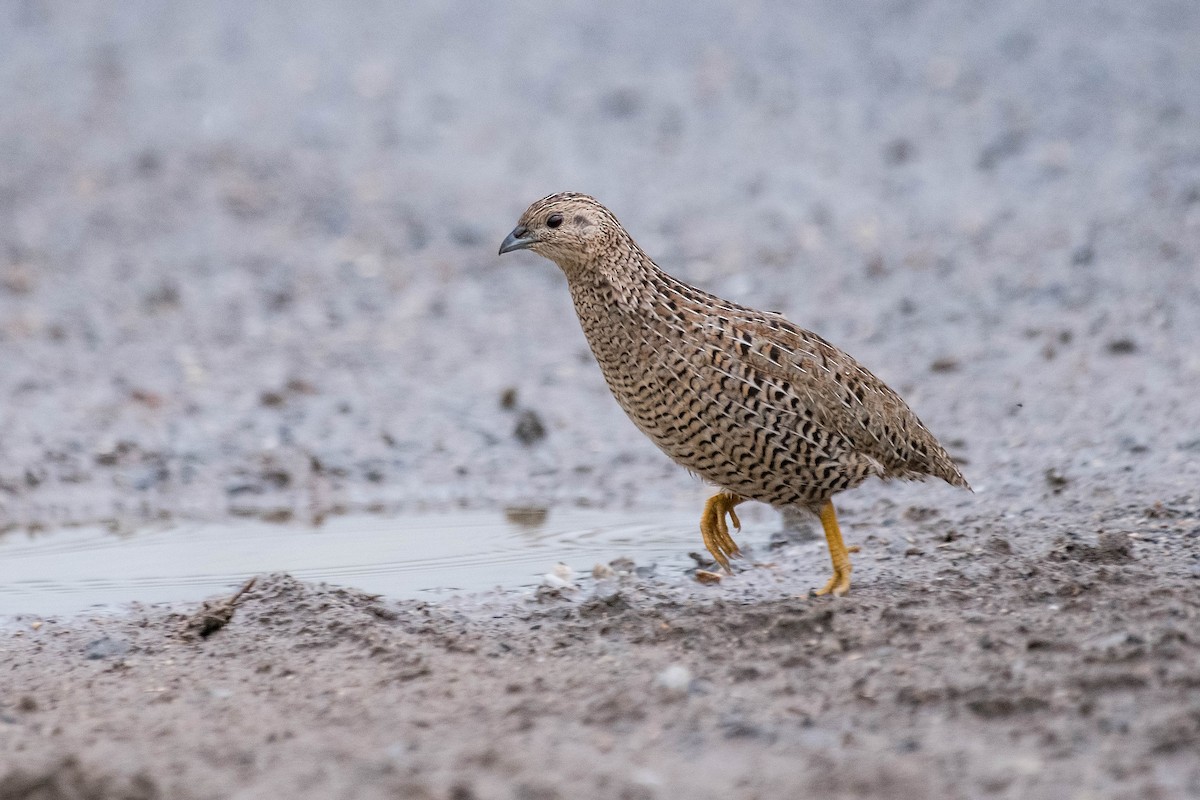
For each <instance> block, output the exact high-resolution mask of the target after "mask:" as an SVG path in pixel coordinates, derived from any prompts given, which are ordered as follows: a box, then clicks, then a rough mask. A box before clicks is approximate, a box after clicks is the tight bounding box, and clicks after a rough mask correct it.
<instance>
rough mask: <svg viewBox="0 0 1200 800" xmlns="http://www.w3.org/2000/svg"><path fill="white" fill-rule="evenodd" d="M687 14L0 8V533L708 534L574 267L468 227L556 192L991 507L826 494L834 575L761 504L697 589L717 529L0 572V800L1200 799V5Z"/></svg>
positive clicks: (553, 8) (756, 9)
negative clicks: (879, 389) (575, 526)
mask: <svg viewBox="0 0 1200 800" xmlns="http://www.w3.org/2000/svg"><path fill="white" fill-rule="evenodd" d="M684 6H685V4H679V3H674V2H668V3H658V4H645V3H615V4H594V3H570V2H568V3H558V4H552V5H550V4H545V5H543V4H537V3H535V4H532V5H528V6H522V7H521V8H520V9H517V10H514V9H513V8H511V7H509V6H507V5H502V4H483V3H473V2H461V3H451V4H448V5H447V4H445V3H432V2H431V3H422V2H413V3H401V4H390V5H388V4H385V5H376V4H372V3H366V2H364V3H354V4H351V5H350V6H343V5H334V4H319V3H294V4H289V6H288V8H287V9H286V10H282V9H276V8H274V7H271V6H267V5H250V4H244V3H234V2H214V3H203V4H195V3H191V4H189V3H176V2H168V3H161V4H150V5H146V6H138V5H134V4H117V5H113V4H102V3H87V2H80V3H61V4H59V3H53V2H39V1H38V0H29V2H20V3H12V4H9V5H7V6H5V7H4V8H2V9H0V53H2V54H3V55H2V56H0V108H3V109H4V110H5V111H4V113H3V114H0V537H2V539H0V542H2V543H3V547H4V548H8V549H9V551H10V552H11V551H12V549H13V548H27V547H30V546H35V545H36V546H41V545H42V544H43V543H44V544H46V545H47V546H50V545H51V544H53V543H55V542H59V543H67V542H69V541H72V539H71V538H70V537H71V536H74V535H76V534H78V532H79V531H81V530H93V528H92V527H89V526H99V528H96V529H95V530H100V529H102V530H103V531H104V532H103V533H98V534H97V535H98V536H100V537H103V536H108V537H112V539H111V540H108V539H103V538H100V539H98V541H99V543H100V544H103V545H105V546H103V547H101V548H100V549H99V550H97V551H96V552H97V553H106V554H114V553H119V552H122V551H121V550H120V548H119V547H115V546H114V547H109V546H108V544H109V543H110V542H111V541H122V540H121V539H120V537H131V538H130V539H129V541H131V542H137V541H143V539H142V538H141V537H145V536H149V535H155V534H153V531H161V530H164V529H168V528H174V527H175V526H181V525H202V524H203V525H210V524H211V525H217V526H223V525H236V524H242V523H252V524H255V525H258V524H262V525H268V526H274V527H272V528H271V529H272V530H273V531H275V532H276V533H277V534H278V535H279V537H280V542H279V545H278V549H279V552H280V554H281V556H282V555H284V554H286V553H287V552H288V544H287V537H288V535H289V532H294V534H295V536H296V537H297V539H296V541H299V537H303V536H308V535H316V534H314V531H316V532H321V531H335V530H338V528H337V521H338V520H339V519H343V520H344V519H357V518H359V517H358V516H356V515H364V514H365V515H371V516H372V517H373V518H375V519H379V520H382V521H384V522H383V524H393V523H394V524H397V525H403V520H404V519H405V518H406V517H412V516H415V515H424V514H429V515H444V516H445V517H446V518H453V515H457V514H463V513H480V514H490V515H493V516H495V517H499V516H500V515H501V514H503V512H504V509H506V508H508V509H525V511H524V512H519V513H518V516H521V515H522V514H523V515H525V517H526V518H528V515H530V514H532V515H533V516H535V517H536V516H537V515H538V514H539V513H540V512H538V511H536V509H548V513H549V519H550V521H551V522H552V521H553V520H554V519H555V515H558V514H566V513H575V512H582V513H593V512H594V513H599V514H615V515H630V516H631V517H634V518H636V517H638V516H639V515H644V516H645V518H647V519H650V518H652V517H653V515H655V514H660V515H671V516H672V518H675V517H678V518H679V519H682V520H692V519H693V517H695V516H697V515H698V512H699V509H700V507H701V505H702V503H703V500H704V498H705V496H706V493H707V491H708V490H707V489H706V487H704V486H701V485H699V484H698V483H697V482H696V481H695V480H694V479H693V478H691V477H690V476H689V475H687V474H686V473H685V472H684V471H682V470H680V469H678V468H676V467H674V466H673V465H672V464H670V463H669V462H668V461H667V460H666V459H665V458H664V457H663V456H662V455H661V454H659V453H658V452H657V451H656V450H655V449H654V448H653V446H652V445H650V444H649V443H648V442H647V441H646V440H645V439H644V438H643V437H642V436H641V434H640V433H638V431H637V430H636V429H635V428H634V427H633V426H632V425H631V424H630V423H629V422H628V420H626V419H625V418H624V416H623V415H622V414H621V412H620V410H619V409H618V408H617V406H616V404H615V403H614V402H613V401H612V399H611V397H610V396H609V395H608V392H607V389H606V387H605V386H604V384H603V381H602V379H601V377H600V375H599V372H598V370H597V369H596V366H595V364H594V363H593V362H592V361H591V357H590V355H589V354H588V352H587V349H586V344H585V342H584V341H583V338H582V335H581V334H580V332H579V329H578V325H577V323H576V321H575V319H574V317H573V312H572V309H571V306H570V302H569V300H568V297H567V293H566V287H565V284H564V281H563V280H562V278H561V276H560V275H559V274H557V272H556V270H555V268H554V267H553V266H552V265H551V264H549V263H548V262H543V261H541V260H538V259H537V258H536V257H534V256H529V255H517V256H509V257H507V259H506V260H503V261H501V260H498V259H497V258H496V257H495V255H494V253H495V249H496V247H497V246H498V243H499V241H500V239H501V238H503V236H504V234H505V233H506V232H507V231H508V230H510V229H511V227H512V224H513V221H514V220H515V219H516V217H517V215H518V214H519V213H520V211H521V210H522V209H523V208H525V206H526V205H527V204H528V203H529V202H530V201H531V200H533V199H536V198H537V197H539V196H542V195H545V194H549V193H551V192H554V191H561V190H567V189H571V190H578V191H585V192H588V193H590V194H593V195H595V196H597V197H598V198H600V199H601V200H602V201H603V202H604V203H605V204H606V205H607V206H609V207H610V208H612V209H613V210H614V211H615V213H617V215H618V216H619V217H620V218H621V219H622V221H623V222H624V224H625V225H626V227H627V228H628V229H629V230H630V232H631V233H632V234H633V235H634V236H635V237H636V238H637V239H638V240H639V242H640V243H641V244H642V245H643V247H644V248H645V249H646V250H647V251H648V252H649V253H651V254H652V255H653V256H654V257H655V258H656V259H657V260H658V261H659V262H660V264H661V265H662V266H663V267H664V268H665V269H667V270H668V271H669V272H671V273H673V274H675V275H678V276H679V277H681V278H684V279H687V280H688V281H690V282H693V283H696V284H698V285H701V286H703V287H705V288H706V289H709V290H712V291H714V292H716V293H718V294H721V295H723V296H727V297H729V298H731V299H734V300H737V301H740V302H745V303H748V304H751V305H754V306H757V307H761V308H767V309H772V310H778V311H781V312H783V313H785V314H786V315H787V316H788V317H789V318H791V319H793V320H795V321H796V322H798V323H800V324H802V325H803V326H805V327H807V328H811V329H813V330H815V331H817V332H818V333H820V334H821V335H822V336H824V337H826V338H827V339H829V340H831V341H832V342H834V343H835V344H837V345H838V346H840V347H842V348H843V349H845V350H847V351H848V352H850V353H851V354H852V355H854V356H855V357H856V358H857V359H858V360H860V361H861V362H862V363H863V364H865V365H866V366H868V367H869V368H871V369H872V371H874V372H876V373H877V374H878V375H879V376H880V377H881V378H883V379H884V380H885V381H887V382H888V383H889V384H890V385H892V386H893V387H894V388H896V389H897V390H898V391H899V392H900V393H901V394H902V395H904V396H905V398H906V399H908V400H909V402H910V403H911V405H912V406H913V408H914V409H915V410H916V411H917V413H918V414H919V415H920V416H921V418H922V419H923V420H924V422H925V423H927V424H928V425H929V427H930V428H931V429H932V430H933V431H934V432H935V433H936V434H937V435H938V436H939V438H940V439H941V440H942V441H943V442H944V443H945V444H946V445H947V447H948V449H949V450H950V452H951V453H952V455H953V456H954V457H955V458H956V459H958V460H959V462H960V463H961V464H962V466H963V470H964V472H965V474H966V475H967V477H968V479H969V480H970V482H971V484H972V486H974V487H975V489H976V491H975V493H974V494H968V493H965V492H960V491H955V490H953V489H951V488H949V487H945V486H938V485H934V484H932V483H931V484H921V485H882V484H871V485H868V486H864V487H862V488H861V489H859V490H856V491H855V492H852V493H849V494H847V495H845V496H844V497H842V498H839V512H840V514H841V519H842V523H843V529H844V532H845V535H846V538H847V542H848V543H850V544H858V545H861V546H862V552H860V553H858V554H856V556H855V561H854V563H855V572H854V587H853V589H852V591H851V593H850V594H849V595H848V596H847V597H844V598H814V597H812V596H810V590H811V589H812V588H814V587H817V586H820V585H821V584H823V583H824V581H825V579H826V578H827V577H828V563H827V555H826V554H825V552H824V549H823V544H822V543H821V542H820V541H815V540H813V539H811V538H809V537H808V535H807V533H808V528H809V523H808V522H806V521H805V520H784V519H783V518H781V517H780V515H778V514H776V513H775V512H772V511H770V510H769V509H763V508H757V509H756V508H747V509H746V513H745V514H743V515H742V519H743V521H744V523H745V526H744V529H743V531H742V533H741V534H740V536H739V539H738V541H739V543H741V544H743V545H744V546H745V549H746V552H747V554H748V556H749V557H748V558H747V559H746V560H745V561H743V562H741V563H740V564H739V571H738V572H737V574H736V575H733V576H726V577H722V578H721V580H719V581H713V582H709V583H700V582H698V581H697V580H696V574H697V573H696V570H697V568H702V567H705V566H707V565H706V564H703V563H699V562H696V561H695V560H693V559H690V558H689V557H688V555H687V551H688V550H690V549H698V548H699V546H700V543H699V537H698V535H697V536H696V537H695V539H694V540H693V542H692V544H691V545H686V544H682V543H681V544H680V545H679V547H678V549H677V550H676V551H675V553H674V555H671V556H658V555H653V554H647V553H645V552H637V550H636V548H633V547H630V548H629V552H628V553H623V554H618V555H617V556H614V557H613V558H608V557H607V555H606V556H604V557H601V556H599V555H594V554H592V553H590V552H589V553H588V558H587V559H586V561H584V562H582V563H580V564H579V565H578V566H577V567H576V569H575V571H574V572H573V573H565V572H562V571H560V572H555V571H554V569H555V562H557V561H559V560H562V559H560V558H559V557H556V554H555V553H553V552H550V550H547V552H546V553H545V561H544V564H543V565H541V566H539V567H537V572H538V573H540V574H542V575H545V576H547V577H545V578H543V577H539V576H535V579H534V581H533V582H532V584H522V583H521V582H517V583H513V584H509V585H508V586H507V588H505V589H503V590H501V591H485V592H482V593H480V594H477V595H470V596H466V595H459V596H442V595H439V596H438V597H436V598H433V599H429V600H420V599H413V598H411V597H409V598H404V597H399V596H388V595H386V594H383V595H378V594H374V593H372V592H373V591H375V590H370V591H365V590H364V587H363V586H361V585H358V586H357V588H356V578H355V576H354V575H353V574H348V575H344V576H332V575H321V574H316V573H314V574H303V573H298V574H290V575H289V574H281V573H280V570H281V569H282V567H279V568H274V567H270V568H268V565H266V564H264V565H263V568H262V569H261V570H260V572H261V574H259V575H258V578H257V580H256V582H255V583H254V584H253V585H252V586H250V587H249V588H248V589H247V590H246V591H245V593H244V594H242V595H241V596H239V597H238V598H237V600H236V601H233V600H232V597H233V594H234V592H235V591H237V590H238V588H239V586H241V585H242V579H243V578H244V577H245V576H244V575H241V574H237V575H235V574H234V573H233V572H229V573H228V575H227V577H228V580H227V581H226V582H225V585H222V586H220V587H216V586H210V585H205V586H204V587H203V588H200V587H199V586H198V587H197V593H196V595H195V596H193V597H190V598H183V597H177V598H173V599H172V602H169V603H161V604H159V603H153V602H149V601H150V600H152V599H153V598H151V597H149V596H148V595H144V596H142V597H136V596H135V597H133V598H132V599H133V600H134V601H135V602H134V603H132V604H124V603H122V604H118V605H112V606H107V607H105V608H103V609H100V610H97V609H91V610H87V611H85V612H84V613H79V612H78V611H72V612H69V613H68V612H67V611H65V610H59V611H56V610H55V609H54V607H51V606H50V605H47V606H46V607H44V608H41V609H39V608H36V607H29V606H25V605H24V604H22V607H21V608H20V609H17V608H3V607H0V620H2V621H0V798H31V799H32V798H38V800H42V799H43V798H47V799H48V798H97V799H99V798H168V797H170V798H218V797H220V798H224V797H238V798H252V797H296V798H331V797H346V798H349V797H354V798H371V797H397V796H401V797H414V798H422V797H428V798H453V800H470V799H471V798H478V799H479V800H490V799H491V798H520V799H521V800H528V799H530V798H538V799H539V800H542V799H545V800H549V798H556V797H573V796H584V797H596V798H622V799H623V800H631V799H633V798H672V797H684V796H686V797H714V798H715V797H721V798H731V797H744V798H774V797H798V796H799V797H803V796H820V797H823V798H837V797H845V798H851V797H853V798H862V797H879V798H885V797H886V798H907V797H912V798H930V797H934V798H937V797H947V798H958V797H997V798H1055V799H1056V800H1057V799H1058V798H1122V797H1129V798H1133V797H1138V798H1142V797H1156V798H1188V797H1195V796H1200V760H1198V759H1197V758H1196V756H1195V753H1196V752H1197V750H1198V749H1200V700H1198V698H1200V683H1198V680H1197V677H1196V676H1197V675H1200V634H1197V631H1198V630H1200V626H1198V617H1197V614H1198V611H1200V608H1198V605H1200V600H1198V598H1200V591H1198V590H1200V491H1198V490H1197V486H1200V458H1198V455H1200V403H1198V402H1197V400H1196V398H1197V395H1198V392H1200V357H1198V355H1197V354H1198V353H1200V313H1197V309H1198V308H1200V265H1198V263H1197V262H1198V257H1200V48H1197V47H1196V46H1195V43H1196V41H1197V40H1198V39H1200V11H1198V9H1197V8H1196V7H1195V6H1194V4H1189V3H1179V2H1170V0H1164V1H1163V2H1149V3H1135V4H1130V3H1115V2H1107V0H1098V1H1097V2H1088V3H1085V4H1083V5H1079V4H1055V3H1050V2H1035V3H1025V4H999V5H988V6H979V5H977V4H961V3H946V2H935V1H933V0H928V1H925V0H916V1H915V2H890V1H889V2H885V1H884V0H880V1H879V2H868V3H862V4H821V3H800V4H794V3H772V2H766V3H749V4H748V3H729V4H724V3H701V4H699V5H697V4H686V8H685V7H684ZM740 512H741V508H739V513H740ZM680 524H681V525H682V524H684V523H680ZM687 524H688V525H692V524H694V523H693V522H688V523H687ZM680 533H681V534H690V530H681V531H680ZM56 537H63V538H56ZM350 541H351V540H350V539H349V538H347V542H348V543H350ZM672 541H673V540H672ZM55 546H58V545H55ZM63 546H64V547H65V546H66V545H65V544H64V545H63ZM481 548H482V546H481ZM268 552H269V551H268ZM364 552H365V551H364ZM351 555H352V554H351ZM619 555H626V556H628V558H627V559H621V558H619ZM105 557H108V556H105ZM593 557H595V558H596V559H597V560H600V561H601V562H602V563H601V565H600V566H599V567H598V568H596V569H595V571H594V573H593V571H592V567H593V564H590V563H587V562H590V561H591V560H592V558H593ZM464 558H466V557H465V556H464ZM499 558H500V556H497V559H498V560H499ZM97 560H98V561H99V562H100V567H103V566H104V564H105V563H113V564H118V563H120V562H118V561H116V560H114V561H112V562H104V560H103V558H101V557H100V556H99V555H98V556H97ZM368 560H369V559H368ZM352 561H353V558H351V559H350V561H347V562H342V561H339V562H338V563H350V562H352ZM476 562H477V565H478V559H476ZM608 562H613V563H608ZM51 563H52V562H51ZM464 563H465V562H464ZM359 565H360V566H361V562H359ZM482 566H483V567H486V563H483V564H482ZM530 566H531V569H532V565H530ZM0 569H11V565H10V564H9V563H8V562H6V564H5V565H4V566H3V567H0ZM256 569H258V568H256ZM45 570H46V574H45V575H44V576H43V577H44V579H45V580H47V581H51V582H53V581H56V580H62V579H63V576H62V575H56V574H53V570H52V568H51V566H47V567H46V568H45ZM116 572H117V570H116V569H115V567H114V569H113V573H114V574H115V573H116ZM6 574H7V573H6ZM498 582H501V583H503V582H502V581H498ZM6 596H11V594H10V595H5V594H4V593H3V592H0V602H2V598H4V597H6ZM126 599H129V598H126ZM139 600H140V601H141V602H137V601H139ZM205 602H207V604H208V605H207V606H203V605H202V603H205ZM222 603H224V604H222ZM206 615H207V616H206ZM213 619H219V620H220V624H216V623H214V622H212V620H213ZM200 631H204V632H205V635H201V634H200Z"/></svg>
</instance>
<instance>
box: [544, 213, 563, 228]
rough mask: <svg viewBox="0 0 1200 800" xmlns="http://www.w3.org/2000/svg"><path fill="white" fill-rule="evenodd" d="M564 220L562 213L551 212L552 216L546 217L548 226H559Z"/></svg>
mask: <svg viewBox="0 0 1200 800" xmlns="http://www.w3.org/2000/svg"><path fill="white" fill-rule="evenodd" d="M562 221H563V215H562V214H551V215H550V216H548V217H546V227H547V228H557V227H558V226H559V225H562Z"/></svg>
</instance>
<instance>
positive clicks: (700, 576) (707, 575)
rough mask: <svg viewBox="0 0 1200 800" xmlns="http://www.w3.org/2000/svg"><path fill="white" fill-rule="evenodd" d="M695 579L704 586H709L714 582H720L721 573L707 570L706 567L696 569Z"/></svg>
mask: <svg viewBox="0 0 1200 800" xmlns="http://www.w3.org/2000/svg"><path fill="white" fill-rule="evenodd" d="M696 580H697V581H699V582H700V583H703V584H704V585H705V586H711V585H712V584H714V583H720V582H721V573H719V572H709V571H708V570H706V569H698V570H696Z"/></svg>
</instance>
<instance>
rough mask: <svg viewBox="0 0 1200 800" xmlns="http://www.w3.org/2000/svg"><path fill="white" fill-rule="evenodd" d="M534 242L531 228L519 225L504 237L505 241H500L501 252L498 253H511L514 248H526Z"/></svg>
mask: <svg viewBox="0 0 1200 800" xmlns="http://www.w3.org/2000/svg"><path fill="white" fill-rule="evenodd" d="M533 242H534V239H533V237H532V236H530V235H529V229H528V228H526V227H525V226H524V225H518V226H517V227H515V228H513V229H512V233H510V234H509V235H508V236H505V237H504V241H503V242H501V243H500V252H499V253H498V254H497V255H504V254H505V253H511V252H512V251H513V250H526V249H528V248H529V247H530V245H532V244H533Z"/></svg>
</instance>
